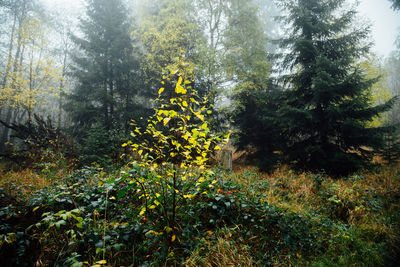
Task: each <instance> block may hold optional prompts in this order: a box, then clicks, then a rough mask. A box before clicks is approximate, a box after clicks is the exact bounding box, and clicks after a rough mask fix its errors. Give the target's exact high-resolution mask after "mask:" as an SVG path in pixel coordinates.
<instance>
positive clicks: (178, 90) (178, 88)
mask: <svg viewBox="0 0 400 267" xmlns="http://www.w3.org/2000/svg"><path fill="white" fill-rule="evenodd" d="M175 92H176V93H177V94H186V89H185V88H183V87H182V86H180V85H177V86H176V87H175Z"/></svg>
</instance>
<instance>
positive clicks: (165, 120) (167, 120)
mask: <svg viewBox="0 0 400 267" xmlns="http://www.w3.org/2000/svg"><path fill="white" fill-rule="evenodd" d="M170 120H171V118H164V119H163V123H164V126H165V125H167V123H168V122H169V121H170Z"/></svg>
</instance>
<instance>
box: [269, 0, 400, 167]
mask: <svg viewBox="0 0 400 267" xmlns="http://www.w3.org/2000/svg"><path fill="white" fill-rule="evenodd" d="M344 4H345V1H344V0H324V1H319V0H318V1H317V0H292V1H285V2H284V3H283V6H284V7H285V8H286V9H287V11H288V16H287V17H286V22H287V23H288V25H289V26H290V27H291V30H290V32H289V37H288V38H287V39H285V40H283V41H282V43H281V48H284V49H290V52H289V53H288V54H287V55H286V56H285V57H284V60H283V66H284V68H285V69H287V70H289V71H292V73H291V74H289V75H286V76H284V78H283V80H284V83H285V84H286V85H288V86H289V87H290V89H289V90H287V92H286V96H285V101H284V103H282V106H281V107H280V109H279V111H278V112H279V113H278V115H279V117H278V118H277V119H279V121H280V125H281V129H282V131H283V132H282V133H283V135H284V137H285V139H286V142H287V145H286V146H285V149H284V150H283V153H284V154H285V155H287V156H288V159H289V160H290V161H295V162H296V163H297V165H298V166H299V167H301V168H308V169H314V170H318V169H325V170H326V171H328V172H331V173H335V174H345V173H348V172H351V171H354V170H356V169H358V168H360V167H362V166H363V165H364V163H365V162H367V160H370V159H371V156H372V155H373V153H374V152H377V151H379V150H380V149H382V148H383V147H384V142H383V135H384V133H385V131H389V128H384V127H368V126H367V122H370V121H372V120H373V119H374V118H375V117H376V116H378V115H379V114H380V113H382V112H385V111H388V110H389V109H390V107H391V106H392V104H393V102H394V99H391V100H390V101H387V102H386V103H383V104H377V105H375V106H372V105H371V104H370V101H369V99H370V95H369V92H370V90H369V88H370V87H371V86H372V85H373V84H374V83H375V82H376V81H377V79H379V77H377V78H375V79H367V78H366V73H365V71H363V70H362V69H361V68H360V66H358V65H357V64H355V62H356V61H357V60H358V59H360V57H362V56H363V55H364V54H365V53H367V52H368V50H369V45H368V44H367V45H365V39H366V38H367V37H368V34H369V28H368V27H360V28H352V27H351V25H352V23H353V21H354V18H355V15H356V12H355V11H354V9H349V10H344V9H343V7H344Z"/></svg>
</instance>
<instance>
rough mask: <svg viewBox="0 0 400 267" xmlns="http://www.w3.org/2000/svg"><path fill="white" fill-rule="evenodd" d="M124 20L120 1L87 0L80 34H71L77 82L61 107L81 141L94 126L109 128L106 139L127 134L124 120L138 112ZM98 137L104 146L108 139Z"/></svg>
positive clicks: (135, 75)
mask: <svg viewBox="0 0 400 267" xmlns="http://www.w3.org/2000/svg"><path fill="white" fill-rule="evenodd" d="M129 21H130V18H129V17H128V13H127V9H126V7H125V6H124V4H123V1H122V0H88V1H87V10H86V18H84V19H82V20H81V22H80V29H81V31H82V33H83V36H82V37H78V36H75V35H74V36H72V40H73V41H74V43H75V44H76V45H77V46H78V48H79V52H77V53H76V54H74V55H73V57H72V61H73V66H72V67H71V68H72V75H73V76H74V77H75V78H76V80H77V86H76V87H75V88H74V90H73V91H72V93H71V94H70V96H69V101H68V103H67V104H66V109H67V111H68V112H69V114H70V116H71V118H72V121H73V122H74V128H75V134H76V137H77V138H78V141H79V142H80V143H81V145H83V146H85V140H91V138H90V136H88V134H89V135H90V134H91V133H93V132H95V131H93V130H92V131H89V130H90V129H92V128H93V127H94V128H95V129H100V130H101V131H103V130H104V131H106V132H107V133H109V134H105V136H109V138H113V136H112V135H113V134H112V133H115V132H116V131H117V132H125V133H126V134H127V133H128V132H129V130H128V127H129V121H130V120H131V119H134V118H136V117H138V116H140V115H139V114H140V113H141V112H142V106H141V105H140V102H138V101H137V98H139V96H140V90H139V88H140V86H139V85H138V82H137V81H138V77H139V73H138V72H139V63H138V59H137V57H136V56H135V54H134V53H135V52H136V51H134V47H133V44H134V40H132V38H131V32H132V28H131V25H130V23H129ZM116 129H120V131H118V130H116ZM93 134H94V133H93ZM96 135H98V136H100V135H101V134H99V133H97V134H96ZM103 141H104V145H107V144H108V143H109V140H103ZM90 144H93V142H92V143H90ZM90 144H89V143H88V145H90ZM83 151H90V149H87V148H86V149H83ZM93 151H95V150H93ZM107 153H108V154H111V152H110V151H107ZM107 153H106V154H107Z"/></svg>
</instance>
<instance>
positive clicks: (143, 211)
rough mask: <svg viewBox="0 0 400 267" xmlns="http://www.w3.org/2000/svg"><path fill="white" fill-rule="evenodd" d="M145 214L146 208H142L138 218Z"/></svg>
mask: <svg viewBox="0 0 400 267" xmlns="http://www.w3.org/2000/svg"><path fill="white" fill-rule="evenodd" d="M145 212H146V208H145V207H143V208H142V209H141V210H140V212H139V216H142V215H143V214H144V213H145Z"/></svg>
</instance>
